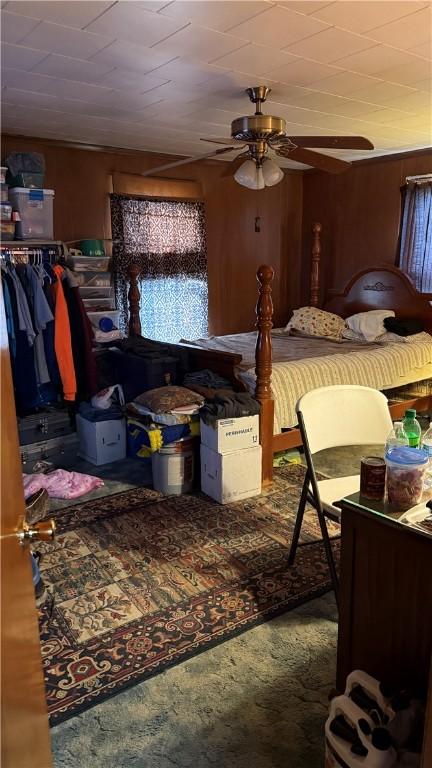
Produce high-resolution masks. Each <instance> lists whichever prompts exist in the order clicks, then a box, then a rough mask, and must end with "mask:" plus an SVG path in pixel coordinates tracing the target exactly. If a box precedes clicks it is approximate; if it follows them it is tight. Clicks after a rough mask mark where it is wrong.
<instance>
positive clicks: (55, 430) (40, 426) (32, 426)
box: [18, 406, 76, 445]
mask: <svg viewBox="0 0 432 768" xmlns="http://www.w3.org/2000/svg"><path fill="white" fill-rule="evenodd" d="M75 431H76V427H75V424H74V421H73V419H72V417H71V415H70V414H69V412H68V410H67V409H66V408H55V407H54V406H51V407H50V406H47V407H46V408H44V409H43V410H41V411H39V412H38V413H34V414H31V415H30V416H24V417H23V418H21V419H18V433H19V442H20V445H30V444H32V443H39V442H40V441H41V440H53V439H55V438H57V437H65V436H66V435H70V434H72V432H75Z"/></svg>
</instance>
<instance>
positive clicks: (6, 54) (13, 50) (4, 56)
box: [1, 43, 48, 69]
mask: <svg viewBox="0 0 432 768" xmlns="http://www.w3.org/2000/svg"><path fill="white" fill-rule="evenodd" d="M47 56H48V51H35V50H33V48H26V47H25V46H23V45H10V44H9V43H4V44H3V45H2V47H1V64H2V67H12V68H14V69H32V67H34V66H35V64H38V63H39V62H40V61H42V60H43V59H46V57H47Z"/></svg>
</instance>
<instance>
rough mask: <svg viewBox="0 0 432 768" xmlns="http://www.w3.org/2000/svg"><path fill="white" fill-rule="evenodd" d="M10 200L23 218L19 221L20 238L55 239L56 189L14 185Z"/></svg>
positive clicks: (18, 235) (18, 233)
mask: <svg viewBox="0 0 432 768" xmlns="http://www.w3.org/2000/svg"><path fill="white" fill-rule="evenodd" d="M9 200H10V202H11V203H12V207H13V209H14V210H15V211H18V212H19V214H20V218H21V221H20V222H18V223H17V231H16V234H17V239H18V240H52V239H53V237H54V235H53V201H54V190H52V189H26V188H25V187H13V188H10V189H9Z"/></svg>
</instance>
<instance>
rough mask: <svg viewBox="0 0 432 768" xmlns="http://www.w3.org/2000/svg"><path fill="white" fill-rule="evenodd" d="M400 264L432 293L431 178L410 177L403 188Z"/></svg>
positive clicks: (426, 290)
mask: <svg viewBox="0 0 432 768" xmlns="http://www.w3.org/2000/svg"><path fill="white" fill-rule="evenodd" d="M403 194H404V201H403V212H402V229H401V247H400V258H399V266H400V268H401V269H402V270H403V271H404V272H406V273H407V274H408V275H409V276H410V277H411V279H412V280H413V282H414V285H415V286H416V288H417V289H418V290H419V291H422V292H423V293H432V177H430V178H425V179H424V178H423V179H422V177H420V178H419V179H418V180H415V179H413V180H410V179H407V185H406V186H405V187H404V189H403Z"/></svg>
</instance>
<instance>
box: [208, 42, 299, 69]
mask: <svg viewBox="0 0 432 768" xmlns="http://www.w3.org/2000/svg"><path fill="white" fill-rule="evenodd" d="M289 61H292V59H291V58H290V57H287V55H286V53H283V52H282V51H278V50H276V49H274V48H270V47H268V46H266V45H254V44H253V43H250V44H248V45H245V46H244V47H243V48H240V50H238V51H234V52H233V53H229V54H228V55H227V56H222V58H220V59H216V61H215V63H216V64H218V65H219V66H221V67H226V68H227V69H233V70H236V71H237V72H250V73H251V74H253V75H262V73H263V72H268V71H269V69H275V68H276V67H281V66H283V64H285V63H289Z"/></svg>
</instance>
